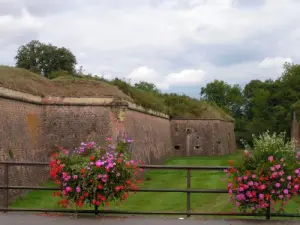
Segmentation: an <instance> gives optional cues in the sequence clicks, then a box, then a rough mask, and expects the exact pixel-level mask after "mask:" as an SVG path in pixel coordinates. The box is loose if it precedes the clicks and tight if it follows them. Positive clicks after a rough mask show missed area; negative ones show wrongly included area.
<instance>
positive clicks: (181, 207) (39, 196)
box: [11, 152, 300, 213]
mask: <svg viewBox="0 0 300 225" xmlns="http://www.w3.org/2000/svg"><path fill="white" fill-rule="evenodd" d="M241 156H242V155H241V153H240V152H239V153H236V154H233V155H228V156H222V157H189V158H173V159H170V160H168V161H167V162H166V164H168V165H198V166H227V165H228V160H229V159H233V160H239V159H240V158H241ZM223 177H225V176H224V173H223V172H217V171H193V172H192V180H191V188H197V189H226V183H224V182H223V181H222V178H223ZM147 178H148V179H149V180H147V181H145V182H144V183H143V184H142V185H141V188H169V189H175V188H182V189H184V188H186V172H185V171H175V170H169V171H162V170H160V171H159V170H152V171H149V172H148V173H147ZM48 186H49V184H48ZM50 186H53V184H51V185H50ZM57 201H58V198H54V197H52V191H33V192H31V193H29V194H28V195H27V196H25V197H24V198H23V199H19V200H18V201H16V202H15V203H13V204H12V206H11V207H17V208H36V209H37V208H47V209H57V208H59V207H58V206H57ZM299 205H300V199H299V198H298V199H295V200H293V201H291V202H290V203H289V205H287V206H286V210H287V212H289V213H296V209H297V208H299ZM191 206H192V208H191V210H192V211H198V212H231V209H232V206H231V204H230V203H229V198H228V195H227V194H191ZM185 207H186V194H184V193H147V192H144V193H143V192H138V193H137V194H135V195H133V194H132V196H130V198H128V199H127V201H126V202H125V203H124V204H122V205H121V206H115V205H112V206H111V207H110V209H119V210H126V211H127V210H131V211H137V210H138V211H185V209H186V208H185Z"/></svg>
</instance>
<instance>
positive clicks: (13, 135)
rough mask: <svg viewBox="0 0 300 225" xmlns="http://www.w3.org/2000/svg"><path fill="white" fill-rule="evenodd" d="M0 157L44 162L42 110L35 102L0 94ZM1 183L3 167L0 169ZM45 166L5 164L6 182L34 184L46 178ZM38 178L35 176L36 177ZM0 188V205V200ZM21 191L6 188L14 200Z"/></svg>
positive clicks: (1, 196)
mask: <svg viewBox="0 0 300 225" xmlns="http://www.w3.org/2000/svg"><path fill="white" fill-rule="evenodd" d="M0 124H1V129H0V153H1V154H0V160H1V161H2V160H11V161H40V162H41V161H45V162H48V156H47V154H46V153H47V150H46V148H45V133H44V129H43V111H42V108H41V107H40V106H38V105H34V104H29V103H22V102H19V101H13V100H6V99H1V98H0ZM0 173H1V174H0V176H1V177H0V183H1V185H3V182H4V180H3V167H2V168H1V169H0ZM48 174H49V173H48V172H47V169H45V168H39V169H36V168H33V167H26V168H25V167H19V166H18V167H17V166H11V167H10V168H9V184H10V185H28V186H29V185H33V186H34V185H38V184H39V183H40V182H41V181H43V180H45V179H47V178H48ZM37 177H38V178H39V179H36V178H37ZM3 193H4V191H3V190H2V191H1V192H0V205H1V204H3V200H2V199H3ZM22 193H24V192H23V191H19V190H10V191H9V197H10V198H9V199H10V200H14V199H15V198H16V196H20V195H21V194H22Z"/></svg>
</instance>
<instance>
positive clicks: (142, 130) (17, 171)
mask: <svg viewBox="0 0 300 225" xmlns="http://www.w3.org/2000/svg"><path fill="white" fill-rule="evenodd" d="M233 128H234V125H233V123H231V122H227V121H215V120H188V119H185V120H179V119H178V120H172V121H170V119H169V116H168V115H165V114H161V113H158V112H154V111H151V110H145V109H143V108H141V107H139V106H136V105H135V104H133V103H131V102H127V101H124V100H121V99H116V98H84V97H82V98H66V97H65V98H64V97H53V96H45V97H41V96H34V95H31V94H27V93H22V92H18V91H13V90H10V89H5V88H3V87H0V161H6V160H11V161H30V162H49V157H50V155H51V154H52V153H53V152H54V151H56V150H57V148H56V146H57V145H60V146H63V147H65V148H68V149H72V148H74V147H77V146H79V145H80V143H81V142H86V141H94V142H96V143H97V144H100V145H101V144H104V143H105V138H106V137H112V138H113V140H114V141H115V140H116V137H117V135H118V134H119V132H126V133H127V134H128V135H129V136H130V137H131V138H132V139H134V145H133V155H132V157H133V158H134V159H136V160H142V161H143V162H144V163H145V164H161V163H163V161H164V160H165V159H167V158H168V157H170V156H173V155H174V154H175V155H182V156H187V155H223V154H228V153H231V152H233V151H235V150H236V148H235V138H234V133H233ZM104 147H105V146H104ZM48 177H49V168H43V167H38V168H37V167H28V166H26V167H25V166H17V167H10V170H9V185H25V186H38V185H39V184H40V183H42V182H45V181H47V179H48ZM3 182H4V181H3V168H1V166H0V185H3ZM3 193H4V192H3V190H0V206H1V204H3ZM24 193H25V192H24V191H20V190H10V191H9V200H10V202H12V201H14V200H15V199H16V198H18V197H19V196H22V195H23V194H24Z"/></svg>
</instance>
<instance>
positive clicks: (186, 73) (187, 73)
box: [165, 69, 205, 87]
mask: <svg viewBox="0 0 300 225" xmlns="http://www.w3.org/2000/svg"><path fill="white" fill-rule="evenodd" d="M204 75H205V72H204V71H203V70H201V69H185V70H182V71H180V72H178V73H170V74H168V75H167V76H166V77H165V82H166V83H168V84H169V85H171V86H180V87H182V86H197V85H200V84H201V82H202V80H203V77H204Z"/></svg>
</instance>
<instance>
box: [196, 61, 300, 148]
mask: <svg viewBox="0 0 300 225" xmlns="http://www.w3.org/2000/svg"><path fill="white" fill-rule="evenodd" d="M232 90H234V91H232ZM230 92H232V93H234V94H231V95H230V94H227V93H230ZM201 94H202V97H203V98H204V99H207V100H209V101H213V102H215V103H216V104H217V105H218V106H220V107H221V108H222V109H224V110H225V111H226V112H229V113H230V114H231V115H232V116H233V117H234V119H235V134H236V139H237V141H239V140H240V139H244V140H246V141H247V142H249V144H251V143H252V134H255V135H258V134H261V133H263V132H266V131H267V130H270V131H271V132H276V133H280V132H285V133H286V134H287V137H290V134H291V118H292V117H291V112H292V110H296V111H299V110H298V109H299V103H297V102H298V101H299V100H300V65H297V64H290V63H285V64H284V71H283V73H282V75H281V76H280V77H279V78H278V79H276V80H271V79H268V80H265V81H261V80H251V81H250V82H249V83H247V84H246V85H245V87H244V88H243V89H242V90H241V89H240V92H239V91H238V88H237V86H236V85H229V84H227V83H225V82H223V81H214V82H211V83H208V84H207V85H206V86H205V87H203V88H202V89H201ZM232 105H234V107H232ZM298 114H299V113H298ZM297 119H298V121H300V119H299V117H298V115H297ZM239 144H241V143H239Z"/></svg>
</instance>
